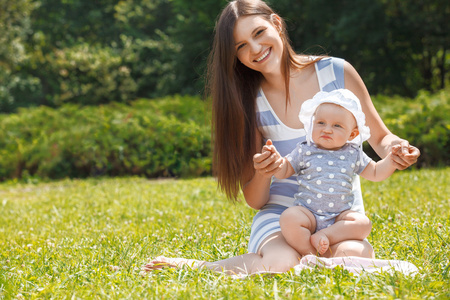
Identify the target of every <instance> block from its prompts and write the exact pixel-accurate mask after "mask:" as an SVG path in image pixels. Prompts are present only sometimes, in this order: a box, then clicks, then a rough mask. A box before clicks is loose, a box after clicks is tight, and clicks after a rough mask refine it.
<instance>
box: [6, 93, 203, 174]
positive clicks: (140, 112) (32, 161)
mask: <svg viewBox="0 0 450 300" xmlns="http://www.w3.org/2000/svg"><path fill="white" fill-rule="evenodd" d="M205 115H207V114H206V112H205V105H204V103H203V102H202V101H201V100H200V99H198V98H193V97H181V96H175V97H172V98H164V99H159V100H144V99H142V100H137V101H135V102H133V103H132V105H125V104H120V103H112V104H110V105H104V106H99V107H92V106H91V107H81V106H78V105H73V104H66V105H64V106H62V107H61V108H59V109H53V108H49V107H44V106H42V107H39V108H33V109H21V110H20V111H19V113H18V114H11V115H3V116H2V117H0V128H1V130H0V179H2V180H4V179H7V178H21V177H24V176H25V177H27V176H38V177H43V178H63V177H87V176H95V175H109V176H117V175H142V176H147V177H161V176H164V177H167V176H182V177H185V176H200V175H204V174H210V171H211V158H210V153H211V147H210V128H209V125H208V124H209V122H208V120H206V119H205V118H204V116H205Z"/></svg>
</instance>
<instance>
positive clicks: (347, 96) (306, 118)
mask: <svg viewBox="0 0 450 300" xmlns="http://www.w3.org/2000/svg"><path fill="white" fill-rule="evenodd" d="M323 103H333V104H336V105H339V106H342V107H343V108H345V109H347V110H348V111H349V112H351V113H352V114H353V116H354V117H355V120H356V125H357V126H358V131H359V135H358V136H357V137H356V138H354V139H353V140H351V141H347V142H349V143H354V144H357V145H358V146H359V147H361V146H362V143H363V142H364V141H366V140H368V139H369V138H370V129H369V127H367V126H366V116H365V115H364V113H363V111H362V108H361V103H360V102H359V99H358V97H356V96H355V94H353V93H352V92H351V91H350V90H347V89H337V90H333V91H331V92H323V91H320V92H318V93H317V94H316V95H314V97H313V98H312V99H309V100H306V101H305V102H304V103H303V104H302V107H301V109H300V114H299V118H300V121H301V122H302V123H303V126H304V128H305V131H306V141H307V143H308V145H310V144H311V140H312V126H313V123H314V114H315V112H316V110H317V107H319V105H320V104H323Z"/></svg>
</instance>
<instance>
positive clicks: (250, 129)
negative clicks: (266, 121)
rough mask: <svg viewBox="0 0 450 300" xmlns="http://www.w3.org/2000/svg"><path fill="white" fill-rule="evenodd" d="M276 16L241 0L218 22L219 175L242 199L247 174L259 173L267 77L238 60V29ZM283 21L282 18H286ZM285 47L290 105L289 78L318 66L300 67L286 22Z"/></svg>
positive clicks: (213, 91)
mask: <svg viewBox="0 0 450 300" xmlns="http://www.w3.org/2000/svg"><path fill="white" fill-rule="evenodd" d="M273 14H275V12H274V11H273V10H272V9H271V8H270V7H269V6H268V5H267V4H266V3H265V2H263V1H261V0H236V1H232V2H230V3H228V5H227V6H226V7H225V8H224V9H223V11H222V13H221V14H220V15H219V18H218V20H217V22H216V27H215V35H214V41H213V46H212V51H211V53H210V55H209V58H208V71H207V81H206V82H207V92H208V93H209V95H210V96H211V97H212V100H213V103H212V138H213V141H214V146H213V170H214V174H215V175H216V176H217V179H218V183H219V187H220V188H221V189H222V191H224V192H225V194H226V195H227V197H228V198H230V199H233V200H236V199H237V196H238V194H239V191H240V190H241V188H242V186H241V180H242V177H243V174H244V170H246V169H247V168H251V169H253V161H252V157H253V155H254V154H255V153H256V152H257V151H258V150H259V149H256V142H255V141H256V137H257V136H256V135H257V134H258V131H257V122H256V107H255V105H256V104H255V101H256V96H257V93H258V89H259V88H260V85H261V81H262V79H263V76H262V74H261V73H260V72H257V71H254V70H252V69H250V68H248V67H246V66H244V65H243V64H242V63H241V62H240V61H239V60H238V59H237V56H236V49H235V41H234V38H233V30H234V26H235V24H236V21H237V19H238V18H239V17H242V16H250V15H258V16H260V17H263V18H264V19H266V20H268V21H270V22H272V15H273ZM280 19H281V18H280ZM281 27H282V28H280V29H281V33H280V36H281V39H282V42H283V45H284V50H283V55H282V61H283V65H282V74H283V77H284V80H285V89H286V104H287V103H288V102H289V78H290V70H291V69H293V68H304V67H306V66H307V65H309V64H311V63H312V62H314V61H309V62H306V63H304V62H300V61H299V60H298V59H297V58H296V56H297V54H296V53H295V51H294V50H293V49H292V46H291V44H290V41H289V38H288V36H287V32H286V25H285V23H284V21H283V19H281Z"/></svg>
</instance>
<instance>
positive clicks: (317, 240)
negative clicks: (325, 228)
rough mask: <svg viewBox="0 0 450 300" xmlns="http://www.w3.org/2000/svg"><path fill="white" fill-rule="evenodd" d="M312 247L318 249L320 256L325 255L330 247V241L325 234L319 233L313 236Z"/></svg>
mask: <svg viewBox="0 0 450 300" xmlns="http://www.w3.org/2000/svg"><path fill="white" fill-rule="evenodd" d="M311 245H313V246H314V248H316V250H317V252H319V254H320V255H323V254H324V253H325V252H327V250H328V248H329V247H330V241H329V240H328V237H327V236H326V234H325V233H323V232H320V231H319V232H316V233H314V234H313V235H311Z"/></svg>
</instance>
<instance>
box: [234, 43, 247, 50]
mask: <svg viewBox="0 0 450 300" xmlns="http://www.w3.org/2000/svg"><path fill="white" fill-rule="evenodd" d="M244 46H245V44H240V45H239V46H237V48H236V50H238V51H239V50H240V49H242V48H243V47H244Z"/></svg>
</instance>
